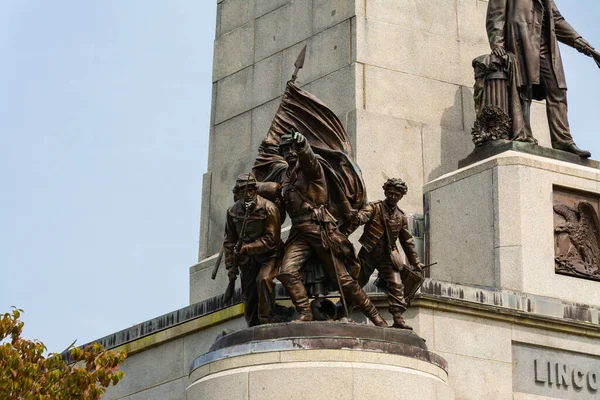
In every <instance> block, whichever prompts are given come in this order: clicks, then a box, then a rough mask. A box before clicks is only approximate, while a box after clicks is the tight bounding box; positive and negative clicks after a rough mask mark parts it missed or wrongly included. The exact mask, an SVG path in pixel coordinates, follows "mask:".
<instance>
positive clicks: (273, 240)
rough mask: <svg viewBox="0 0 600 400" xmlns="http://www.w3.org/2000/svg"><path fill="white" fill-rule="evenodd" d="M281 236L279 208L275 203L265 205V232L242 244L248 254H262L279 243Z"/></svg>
mask: <svg viewBox="0 0 600 400" xmlns="http://www.w3.org/2000/svg"><path fill="white" fill-rule="evenodd" d="M280 237H281V222H280V218H279V209H278V208H277V207H276V206H275V204H269V205H268V206H267V220H266V222H265V233H264V234H263V235H262V236H261V237H260V238H258V239H256V240H255V241H253V242H250V243H246V244H245V245H244V247H245V249H246V253H247V254H248V255H255V254H262V253H266V252H269V251H273V250H275V249H276V248H277V246H278V245H279V240H280Z"/></svg>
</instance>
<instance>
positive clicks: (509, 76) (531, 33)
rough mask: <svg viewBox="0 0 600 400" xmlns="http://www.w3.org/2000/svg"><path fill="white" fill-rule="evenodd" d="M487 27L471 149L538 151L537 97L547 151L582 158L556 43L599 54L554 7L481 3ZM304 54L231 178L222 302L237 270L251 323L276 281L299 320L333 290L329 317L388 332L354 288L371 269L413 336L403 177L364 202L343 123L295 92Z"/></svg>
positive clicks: (418, 273)
mask: <svg viewBox="0 0 600 400" xmlns="http://www.w3.org/2000/svg"><path fill="white" fill-rule="evenodd" d="M486 27H487V32H488V37H489V42H490V47H491V50H492V51H491V54H488V55H485V56H481V57H478V58H476V59H475V60H474V61H473V66H474V68H475V78H476V84H475V108H476V111H477V115H478V117H477V120H476V123H475V126H474V128H473V140H474V142H475V145H476V146H477V147H479V146H483V145H485V144H486V143H488V142H490V141H494V140H497V139H507V140H517V141H523V142H529V143H532V144H537V141H536V139H534V137H533V132H532V130H531V113H530V110H531V103H532V100H533V99H544V100H546V110H547V115H548V123H549V128H550V135H551V140H552V147H553V148H555V149H559V150H563V151H567V152H570V153H573V154H576V155H578V156H580V157H582V158H588V157H590V153H589V152H588V151H586V150H582V149H580V148H578V147H577V146H576V145H575V143H574V142H573V139H572V137H571V133H570V129H569V123H568V119H567V98H566V83H565V77H564V72H563V67H562V62H561V58H560V53H559V48H558V41H560V42H563V43H565V44H567V45H570V46H572V47H575V48H576V49H577V50H579V51H580V52H582V53H584V54H586V55H588V56H591V57H594V59H595V60H596V61H597V63H598V65H599V66H600V53H597V52H595V50H594V49H593V47H592V46H591V45H590V44H589V43H588V42H587V41H585V40H584V39H583V38H582V37H581V35H579V34H578V33H577V32H576V31H575V30H574V29H573V28H572V27H571V26H570V25H569V24H568V23H567V22H566V21H565V20H564V18H563V17H562V16H561V14H560V13H559V11H558V9H557V8H556V5H555V4H554V1H553V0H489V3H488V11H487V24H486ZM305 54H306V47H305V48H304V49H303V50H302V52H301V54H300V56H299V57H298V60H297V61H296V64H295V65H296V71H295V72H294V74H293V76H292V79H291V80H290V81H289V82H288V84H287V87H286V91H285V93H284V95H283V98H282V101H281V105H280V107H279V109H278V111H277V113H276V115H275V118H274V120H273V123H272V125H271V128H270V129H269V132H268V133H267V136H266V138H265V139H264V140H263V141H262V143H261V146H260V148H259V152H258V156H257V158H256V160H255V163H254V167H253V169H252V172H251V173H246V174H242V175H240V176H239V177H238V178H237V181H236V183H235V187H234V198H235V199H236V201H235V204H234V205H233V206H232V207H231V208H230V209H229V210H228V212H227V224H226V233H225V241H224V245H223V249H224V252H225V255H226V267H227V270H228V275H229V278H230V284H229V287H228V291H227V294H226V296H225V298H226V301H228V300H229V299H230V298H231V296H232V293H233V290H232V289H233V287H234V285H235V280H236V278H237V276H238V275H240V277H241V286H242V299H243V302H244V310H245V311H244V312H245V318H246V321H247V324H248V326H255V325H259V324H265V323H271V322H273V321H274V310H275V306H276V303H275V294H274V288H275V285H274V279H275V278H276V279H277V280H279V281H280V282H281V284H282V285H283V286H284V287H285V289H286V291H287V294H288V295H289V297H290V299H291V301H292V303H293V305H294V307H295V311H296V313H297V317H296V319H297V320H298V321H312V320H314V319H318V318H323V315H322V313H317V312H316V308H315V307H314V305H315V304H319V305H321V304H323V303H322V301H319V302H317V301H314V302H313V304H312V306H311V302H310V297H317V299H318V300H322V299H323V298H322V297H319V296H322V295H326V294H328V293H329V292H330V291H338V292H339V296H340V302H341V305H342V306H343V311H341V312H335V311H334V313H333V314H335V315H336V316H337V317H340V316H342V317H343V316H347V315H348V310H349V309H350V308H352V307H355V308H358V309H359V310H361V311H362V312H363V314H364V315H365V316H366V317H367V318H368V319H370V320H371V322H372V323H373V324H374V325H376V326H382V327H385V326H388V324H387V323H386V321H385V320H384V319H383V318H382V317H381V315H380V313H379V312H378V310H377V308H376V307H375V305H374V304H373V302H372V301H371V299H370V298H369V296H367V294H366V293H365V291H364V290H363V287H364V286H365V285H366V284H367V283H368V282H369V279H370V277H371V275H372V274H373V272H374V271H375V270H377V271H378V274H379V277H378V281H379V285H378V286H380V287H383V288H384V290H385V291H386V292H387V298H388V303H389V312H390V314H391V315H392V318H393V327H395V328H399V329H412V328H411V327H410V326H408V325H407V324H406V322H405V320H404V318H403V317H402V314H403V312H404V311H405V310H406V307H407V301H406V298H405V294H406V293H410V294H411V295H412V294H414V292H415V290H416V288H418V286H419V284H420V283H421V282H422V280H423V270H424V268H426V267H424V266H423V264H421V262H420V260H419V256H418V254H417V251H416V249H415V245H414V240H413V237H412V235H411V234H410V232H409V230H408V218H407V216H406V215H405V213H404V212H403V211H402V210H401V209H400V208H398V202H399V201H400V200H401V199H402V197H403V196H404V195H405V194H406V193H407V191H408V186H407V184H406V183H405V182H404V181H403V180H401V179H398V178H393V179H388V180H387V181H386V182H385V183H384V185H383V190H384V194H385V199H384V200H382V201H375V202H370V203H367V202H366V191H365V188H364V182H363V181H362V175H361V173H360V169H359V168H358V167H357V166H356V165H355V164H354V161H353V150H352V147H351V145H350V140H349V138H348V135H347V133H346V131H345V130H344V128H343V126H342V124H341V122H340V121H339V119H338V118H337V117H336V115H335V114H334V113H333V112H332V111H331V110H330V109H329V108H327V106H325V105H324V104H323V103H322V102H321V101H320V100H319V99H317V98H316V97H314V96H313V95H312V94H310V93H308V92H306V91H303V90H302V89H300V88H299V87H298V86H296V85H295V80H296V76H297V74H298V71H299V69H301V68H302V66H303V63H304V57H305ZM286 215H287V216H288V217H289V218H290V219H291V230H290V233H289V237H288V239H287V240H286V242H285V244H284V243H283V242H282V240H281V225H282V224H283V221H284V220H285V218H286ZM596 222H597V221H596ZM360 225H364V226H365V228H364V232H363V234H362V236H361V237H360V239H359V242H360V244H361V249H360V251H359V252H358V254H357V253H356V252H355V249H354V246H353V245H352V243H351V242H350V240H349V238H348V237H349V235H350V234H352V233H353V232H354V230H355V229H356V228H357V227H358V226H360ZM397 243H400V247H401V248H402V252H403V254H404V256H405V257H404V258H405V259H406V261H407V263H406V264H405V263H404V261H403V257H402V256H401V254H400V251H399V247H398V246H397ZM596 256H597V255H596ZM219 259H220V258H219ZM217 267H218V263H217ZM408 276H412V277H416V278H413V279H416V281H417V284H416V285H415V284H412V282H411V284H412V287H411V288H410V290H409V291H408V292H407V290H406V288H405V284H406V280H408V278H407V277H408ZM213 277H214V276H213ZM403 277H404V280H405V281H404V282H403ZM337 308H338V309H339V308H340V307H337ZM329 317H331V318H334V316H333V315H331V314H330V315H329Z"/></svg>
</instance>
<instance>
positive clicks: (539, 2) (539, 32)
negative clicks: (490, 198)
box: [486, 0, 600, 158]
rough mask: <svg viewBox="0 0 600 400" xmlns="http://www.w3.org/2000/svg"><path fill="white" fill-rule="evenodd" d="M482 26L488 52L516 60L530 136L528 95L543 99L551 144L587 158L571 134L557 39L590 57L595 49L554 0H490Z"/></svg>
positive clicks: (529, 103)
mask: <svg viewBox="0 0 600 400" xmlns="http://www.w3.org/2000/svg"><path fill="white" fill-rule="evenodd" d="M486 28H487V33H488V38H489V42H490V47H491V49H492V54H493V55H495V56H497V57H506V56H507V54H508V53H511V57H512V56H514V57H515V59H516V64H517V71H516V74H517V79H516V81H517V82H518V87H519V94H520V102H521V107H520V108H521V109H522V114H523V120H524V125H525V126H524V129H525V130H526V136H528V137H531V123H530V120H531V114H530V110H531V101H532V99H537V100H546V113H547V115H548V124H549V128H550V138H551V140H552V147H553V148H555V149H559V150H563V151H568V152H570V153H574V154H576V155H578V156H580V157H583V158H587V157H590V152H589V151H587V150H582V149H580V148H578V147H577V146H576V145H575V143H574V142H573V138H572V136H571V132H570V128H569V121H568V119H567V84H566V81H565V74H564V71H563V65H562V61H561V57H560V51H559V48H558V41H560V42H562V43H564V44H566V45H568V46H571V47H574V48H575V49H577V50H578V51H579V52H581V53H584V54H586V55H588V56H594V53H595V52H594V48H593V47H592V46H591V45H590V44H589V43H588V42H587V41H585V40H584V39H583V38H582V37H581V35H580V34H579V33H577V32H576V31H575V29H573V28H572V27H571V25H569V24H568V23H567V21H565V19H564V18H563V17H562V15H561V14H560V12H559V11H558V9H557V8H556V4H554V0H489V3H488V10H487V23H486ZM596 55H597V53H596ZM599 65H600V64H599Z"/></svg>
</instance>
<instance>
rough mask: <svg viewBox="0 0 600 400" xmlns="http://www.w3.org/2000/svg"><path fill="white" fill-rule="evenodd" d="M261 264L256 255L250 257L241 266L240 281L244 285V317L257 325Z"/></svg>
mask: <svg viewBox="0 0 600 400" xmlns="http://www.w3.org/2000/svg"><path fill="white" fill-rule="evenodd" d="M259 268H260V264H259V263H257V262H256V260H255V259H254V257H250V258H249V259H248V262H246V263H244V265H242V266H241V268H240V271H241V273H240V281H241V285H242V301H243V302H244V318H245V319H246V323H247V324H248V326H249V327H250V326H256V325H258V324H259V323H260V321H259V319H258V287H257V286H256V277H257V276H258V271H259Z"/></svg>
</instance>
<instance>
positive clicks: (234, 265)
mask: <svg viewBox="0 0 600 400" xmlns="http://www.w3.org/2000/svg"><path fill="white" fill-rule="evenodd" d="M248 176H250V175H248ZM247 195H248V182H246V187H245V189H244V197H242V198H241V200H242V202H245V201H246V196H247ZM249 213H250V204H246V212H245V213H244V222H243V223H242V231H241V232H240V234H239V235H238V241H237V243H236V244H235V247H234V249H233V262H232V265H231V268H232V269H233V271H234V272H235V273H234V274H233V275H231V276H230V277H229V284H228V285H227V290H225V299H224V300H225V303H227V302H229V300H231V299H232V298H233V293H234V292H235V281H236V279H237V276H238V273H239V266H238V259H237V258H238V255H239V252H240V249H241V248H242V243H243V240H244V236H246V227H247V226H248V214H249Z"/></svg>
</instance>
